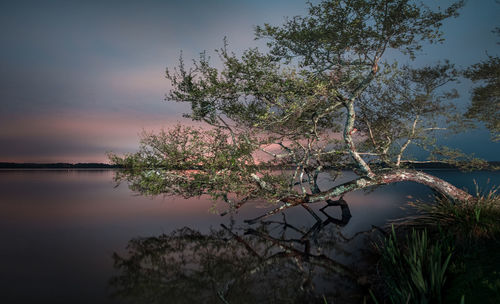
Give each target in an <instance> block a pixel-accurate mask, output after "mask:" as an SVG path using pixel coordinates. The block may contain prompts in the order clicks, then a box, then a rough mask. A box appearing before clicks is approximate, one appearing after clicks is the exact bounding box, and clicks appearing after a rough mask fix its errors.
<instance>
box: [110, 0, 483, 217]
mask: <svg viewBox="0 0 500 304" xmlns="http://www.w3.org/2000/svg"><path fill="white" fill-rule="evenodd" d="M308 5H309V10H308V12H309V13H308V15H307V16H297V17H293V18H289V19H286V20H285V22H284V24H283V25H281V26H272V25H269V24H265V25H263V26H257V27H256V29H255V33H256V38H258V39H265V40H266V41H267V46H268V48H267V49H268V50H267V51H266V52H262V51H260V50H259V49H257V48H252V49H248V50H246V51H244V52H243V53H242V54H241V55H236V54H234V53H232V52H230V51H228V48H227V44H226V43H225V42H224V47H222V48H221V49H220V50H218V51H217V57H218V59H219V60H220V65H221V66H222V67H221V68H215V67H214V66H213V65H212V64H211V62H210V57H209V56H208V55H207V54H206V53H205V52H203V53H201V55H200V58H199V59H198V60H194V61H193V64H192V65H191V66H188V65H187V64H185V62H184V61H183V60H182V58H181V59H180V62H179V66H177V67H175V68H174V69H169V70H167V78H168V79H169V80H170V82H171V84H172V90H171V91H170V92H169V93H168V94H167V99H168V100H171V101H175V102H187V103H189V104H190V105H191V111H190V113H188V114H185V116H186V117H188V118H191V119H192V120H193V121H196V122H198V123H197V124H200V123H203V124H206V126H205V127H193V126H182V125H178V126H176V127H174V128H172V129H169V130H164V131H161V132H160V133H157V134H154V133H150V134H144V136H143V138H142V141H141V147H140V150H139V151H138V152H137V153H134V154H128V155H125V156H124V157H119V156H116V155H111V160H112V161H113V162H114V163H115V164H119V165H122V166H123V167H124V170H123V171H120V172H119V173H118V176H117V178H118V179H121V180H126V181H128V182H129V184H130V187H131V188H132V189H133V190H135V191H139V192H141V193H145V194H152V195H156V194H173V195H181V196H184V197H193V196H200V195H209V196H210V197H211V198H212V199H213V200H214V201H224V202H226V203H228V204H229V205H230V206H231V207H232V208H238V207H239V206H241V205H242V204H243V203H245V202H247V201H249V200H252V199H265V200H268V201H270V202H275V203H278V204H279V205H278V206H277V208H276V209H275V210H272V211H270V212H269V213H268V214H267V215H271V214H274V213H276V212H279V211H281V210H284V209H286V208H289V207H292V206H297V205H301V206H303V207H304V208H306V209H309V207H308V205H309V204H311V203H316V202H325V201H327V202H328V201H330V200H331V199H333V198H334V197H339V196H342V195H343V194H345V193H347V192H350V191H354V190H357V189H362V188H367V187H371V186H376V185H383V184H389V183H395V182H400V181H413V182H417V183H421V184H425V185H427V186H429V187H431V188H433V189H434V190H436V191H437V192H439V193H441V194H443V195H445V196H447V197H449V198H451V199H453V200H459V201H468V200H472V199H473V197H472V196H471V195H470V194H469V193H467V192H465V191H463V190H460V189H458V188H457V187H455V186H453V185H451V184H449V183H448V182H446V181H444V180H441V179H439V178H437V177H435V176H432V175H430V174H428V173H425V172H422V171H418V170H413V169H409V168H410V166H409V165H410V164H411V163H412V162H414V161H412V159H411V158H410V157H409V156H408V155H409V153H408V150H409V149H408V148H409V147H410V146H411V145H417V146H420V147H422V148H424V149H432V147H435V140H434V138H435V134H436V132H443V129H444V128H445V127H446V128H448V129H450V130H454V131H457V130H460V127H461V125H462V124H461V120H460V119H457V111H455V107H454V104H453V101H454V99H455V98H456V97H457V94H456V92H455V91H454V90H450V89H449V88H450V85H449V83H450V82H453V81H455V80H456V78H457V77H458V73H457V71H456V70H455V69H454V67H453V65H452V64H450V63H449V62H447V61H443V62H440V63H437V64H435V65H433V66H425V67H418V68H415V67H412V66H410V65H402V64H398V63H397V62H395V61H394V60H392V59H391V58H394V57H395V54H398V56H399V57H401V56H407V58H408V59H409V60H408V61H409V62H411V59H413V58H415V56H417V55H418V54H419V51H420V50H421V48H422V46H423V45H425V44H431V43H439V42H442V40H443V39H442V32H441V31H440V28H441V25H442V22H443V21H444V20H445V19H447V18H450V17H456V16H457V14H458V13H457V12H458V10H459V9H460V8H461V7H462V6H463V1H459V2H456V3H454V4H452V5H451V6H449V7H447V8H445V9H440V8H437V9H431V8H429V7H427V6H426V5H425V4H424V3H422V2H420V1H412V0H349V1H347V0H323V1H321V2H320V3H319V4H311V3H309V4H308ZM444 124H446V126H445V125H444ZM462 126H463V125H462ZM455 154H456V153H455V152H454V151H452V150H451V149H446V148H445V149H443V148H441V149H435V150H432V151H431V153H430V155H431V157H433V155H434V156H436V155H441V156H443V155H455ZM436 157H437V156H436ZM448 160H449V161H454V162H456V161H457V159H456V158H453V157H452V158H448ZM345 168H351V169H352V170H353V171H354V172H355V173H356V174H357V178H355V179H353V180H351V181H349V182H346V183H343V184H340V185H337V186H334V187H331V188H329V189H321V187H320V185H319V184H318V180H319V179H318V177H319V176H321V175H322V174H331V175H337V174H338V171H339V169H345ZM332 169H337V170H332Z"/></svg>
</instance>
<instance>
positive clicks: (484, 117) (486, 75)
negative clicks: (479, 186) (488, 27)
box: [465, 2, 500, 141]
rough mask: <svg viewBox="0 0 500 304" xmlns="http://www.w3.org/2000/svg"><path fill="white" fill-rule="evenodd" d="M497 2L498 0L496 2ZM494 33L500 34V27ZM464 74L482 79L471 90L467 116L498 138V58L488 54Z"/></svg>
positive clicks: (499, 87) (499, 111)
mask: <svg viewBox="0 0 500 304" xmlns="http://www.w3.org/2000/svg"><path fill="white" fill-rule="evenodd" d="M497 3H499V2H497ZM494 32H495V33H497V34H499V35H500V28H496V29H495V31H494ZM465 75H466V76H467V77H468V78H469V79H471V80H472V81H474V82H478V81H483V82H485V84H484V85H483V86H478V87H476V88H474V89H473V91H472V103H471V105H470V106H469V109H468V111H467V113H466V114H465V115H466V117H468V118H475V119H478V120H479V121H482V122H484V123H485V125H486V127H487V128H488V129H489V130H490V131H491V135H492V138H493V140H495V141H498V140H500V120H499V119H498V117H500V58H499V57H498V56H488V60H486V61H483V62H480V63H476V64H474V65H472V66H471V67H470V68H469V69H468V70H467V71H466V72H465Z"/></svg>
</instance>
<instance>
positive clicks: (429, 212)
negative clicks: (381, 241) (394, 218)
mask: <svg viewBox="0 0 500 304" xmlns="http://www.w3.org/2000/svg"><path fill="white" fill-rule="evenodd" d="M498 189H499V188H494V189H492V190H491V191H489V192H488V193H487V194H485V195H481V194H479V193H478V194H477V197H476V198H475V199H473V200H470V201H466V202H456V201H452V200H450V199H448V198H444V197H440V198H437V202H436V203H435V204H426V203H417V204H415V205H416V207H417V208H418V209H420V210H421V211H422V212H423V214H421V215H420V216H418V217H415V218H412V219H410V220H407V221H404V222H402V225H404V226H413V227H427V228H430V229H432V228H438V227H440V228H441V229H444V230H446V231H447V232H448V233H450V234H452V235H453V237H454V238H455V239H456V240H457V241H458V242H460V243H466V244H468V243H471V242H473V243H475V242H477V241H481V240H492V239H498V237H499V236H500V221H499V220H498V219H499V218H500V197H499V196H498V194H497V193H498Z"/></svg>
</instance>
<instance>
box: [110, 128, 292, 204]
mask: <svg viewBox="0 0 500 304" xmlns="http://www.w3.org/2000/svg"><path fill="white" fill-rule="evenodd" d="M252 150H253V147H252V145H251V144H250V143H249V142H248V140H247V139H246V138H243V137H242V136H240V137H238V138H231V136H230V135H229V134H227V133H225V132H223V130H221V129H216V128H215V129H212V130H202V129H196V128H191V127H182V126H177V127H175V128H173V129H171V130H168V131H161V132H160V133H158V134H144V135H143V138H142V140H141V147H140V150H139V151H138V152H136V153H133V154H128V155H125V156H124V157H119V156H117V155H114V154H111V155H110V158H111V160H112V161H113V163H115V164H118V165H121V166H123V168H124V169H123V170H122V171H118V172H117V175H116V180H117V181H122V180H125V181H127V182H128V183H129V187H130V188H131V189H132V190H134V191H137V192H140V193H143V194H146V195H157V194H171V195H180V196H183V197H185V198H189V197H197V196H200V195H204V194H206V195H210V196H211V197H212V199H213V200H214V201H217V200H224V201H226V202H228V203H231V201H230V199H229V198H228V196H229V195H232V196H236V197H240V198H241V197H244V198H245V199H250V198H252V197H262V198H271V196H272V195H281V194H282V192H283V191H284V190H282V189H281V187H282V185H283V184H284V183H286V182H284V181H282V179H281V177H280V176H279V175H278V176H276V175H271V174H270V173H267V174H262V176H261V179H262V180H263V181H266V182H267V183H268V184H269V185H272V189H273V190H274V191H273V193H269V192H266V193H263V189H261V188H260V187H258V185H256V184H255V183H254V179H253V178H252V174H254V173H255V172H256V171H257V168H258V167H257V165H256V164H255V163H254V162H253V159H252V158H251V157H250V155H251V152H252Z"/></svg>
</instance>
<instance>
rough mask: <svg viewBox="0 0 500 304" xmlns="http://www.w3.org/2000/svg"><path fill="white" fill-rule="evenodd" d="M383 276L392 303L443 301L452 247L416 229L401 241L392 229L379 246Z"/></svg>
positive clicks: (421, 303) (424, 231) (425, 231)
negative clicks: (434, 240)
mask: <svg viewBox="0 0 500 304" xmlns="http://www.w3.org/2000/svg"><path fill="white" fill-rule="evenodd" d="M378 250H379V252H380V254H381V259H380V264H381V268H382V273H383V279H384V282H385V285H386V287H387V291H388V298H389V300H390V302H392V303H420V304H423V303H441V296H442V289H443V286H444V283H445V281H446V270H447V268H448V264H449V262H450V259H451V255H452V253H451V251H452V250H451V247H450V246H447V244H442V243H441V242H433V241H431V240H429V236H428V232H427V230H422V231H417V230H415V229H413V230H412V231H411V233H408V234H407V235H406V237H405V239H404V242H401V240H400V239H398V237H397V235H396V230H395V229H394V227H393V228H392V232H391V234H390V235H389V236H388V237H387V238H385V239H384V240H383V242H382V245H380V246H378Z"/></svg>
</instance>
